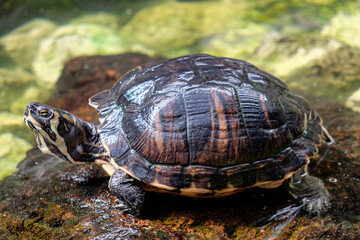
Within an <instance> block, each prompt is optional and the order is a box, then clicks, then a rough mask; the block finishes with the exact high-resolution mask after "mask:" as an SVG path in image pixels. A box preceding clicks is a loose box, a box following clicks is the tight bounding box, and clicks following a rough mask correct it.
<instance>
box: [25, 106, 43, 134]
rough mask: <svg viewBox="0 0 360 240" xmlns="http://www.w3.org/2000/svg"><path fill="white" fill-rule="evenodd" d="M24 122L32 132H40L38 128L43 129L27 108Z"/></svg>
mask: <svg viewBox="0 0 360 240" xmlns="http://www.w3.org/2000/svg"><path fill="white" fill-rule="evenodd" d="M24 122H25V124H26V126H28V127H29V128H30V129H31V130H32V131H38V130H37V127H41V126H40V125H39V124H38V123H37V121H35V119H34V118H33V117H32V116H31V110H30V107H29V106H27V107H26V109H25V113H24Z"/></svg>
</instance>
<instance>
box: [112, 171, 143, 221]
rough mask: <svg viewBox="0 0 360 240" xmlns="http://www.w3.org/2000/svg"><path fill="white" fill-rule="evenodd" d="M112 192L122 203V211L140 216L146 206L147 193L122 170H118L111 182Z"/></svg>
mask: <svg viewBox="0 0 360 240" xmlns="http://www.w3.org/2000/svg"><path fill="white" fill-rule="evenodd" d="M109 189H110V191H111V192H112V193H113V194H114V195H115V196H116V197H117V198H118V199H119V200H120V201H121V202H122V205H121V209H122V210H123V211H125V212H128V213H130V214H132V215H134V216H139V215H140V212H141V210H142V209H143V206H144V201H145V192H144V190H143V189H142V188H141V187H140V186H139V184H138V183H137V181H136V180H135V179H134V178H132V177H130V176H129V175H128V174H126V173H125V172H123V171H122V170H120V169H117V170H116V171H115V172H114V173H113V174H112V175H111V178H110V181H109Z"/></svg>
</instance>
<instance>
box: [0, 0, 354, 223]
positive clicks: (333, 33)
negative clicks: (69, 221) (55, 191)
mask: <svg viewBox="0 0 360 240" xmlns="http://www.w3.org/2000/svg"><path fill="white" fill-rule="evenodd" d="M359 9H360V8H359V2H358V1H322V0H308V1H297V0H292V1H272V0H267V1H241V0H239V1H235V0H233V1H232V0H223V1H165V0H163V1H101V3H100V2H92V1H88V2H86V1H51V2H48V1H27V3H26V4H23V3H19V2H18V1H5V3H4V4H3V5H2V6H1V7H0V11H1V12H2V13H1V21H0V34H1V37H0V144H1V149H0V179H1V178H3V177H5V176H8V175H11V174H12V172H14V171H15V170H16V165H17V163H18V162H20V161H21V160H22V159H24V157H25V152H26V151H27V150H29V149H30V148H32V147H34V140H33V136H32V134H31V132H30V131H28V129H26V127H25V125H24V123H23V117H22V114H23V112H24V110H25V106H26V105H27V103H29V102H31V101H38V102H42V103H45V102H47V101H49V100H51V99H53V98H54V96H55V95H56V94H57V87H56V82H57V80H58V78H59V76H60V74H61V70H62V68H63V66H64V64H65V63H66V62H67V61H69V60H70V59H72V58H74V57H78V56H91V55H96V54H102V55H109V54H119V53H126V52H140V53H143V54H146V55H148V56H151V57H158V56H161V57H164V58H170V57H177V56H181V55H185V54H191V53H199V52H202V53H208V54H213V55H217V56H224V57H231V58H237V59H244V60H246V61H249V62H251V63H253V64H255V65H256V66H258V67H259V68H261V69H264V70H266V71H268V72H270V73H271V74H273V75H275V76H277V77H279V78H280V79H282V80H283V81H285V82H286V83H287V84H288V85H289V86H290V88H292V89H294V90H295V91H297V92H300V93H301V94H302V95H306V96H309V97H310V102H311V104H312V105H314V106H316V109H318V110H319V111H321V110H323V112H324V114H326V116H323V117H324V119H325V125H327V126H329V128H330V129H329V131H330V132H331V133H332V134H333V135H335V136H334V137H335V138H336V139H335V140H336V141H337V142H338V143H339V142H340V143H344V145H341V144H340V145H338V148H336V151H339V152H341V151H342V152H343V156H342V157H343V158H341V156H338V157H339V158H338V159H336V161H337V162H338V163H337V166H338V167H343V168H342V170H343V171H347V168H346V167H344V166H342V165H341V164H339V163H342V161H344V158H350V159H352V160H351V161H350V162H352V163H353V166H354V168H355V170H354V169H352V170H354V171H353V173H355V172H356V171H357V170H356V168H359V165H356V163H358V161H357V160H358V159H359V158H358V152H357V150H356V149H357V148H358V146H359V142H358V138H357V137H358V136H359V135H358V134H359V131H358V129H359V128H358V126H357V124H356V122H352V121H350V119H341V116H340V115H339V114H337V113H339V112H340V111H343V109H344V108H343V106H347V107H349V108H351V109H353V110H354V112H352V113H351V114H348V115H344V116H347V117H348V116H349V115H351V116H353V119H356V118H357V117H358V113H357V112H360V91H357V90H358V89H360V70H359V69H360V61H359V60H360V52H359V48H360V44H359V39H360V28H359V24H358V23H359V22H360V10H359ZM324 99H325V100H324ZM328 100H329V101H330V102H331V103H334V104H336V109H334V113H333V115H332V114H331V111H329V110H328V108H330V106H329V105H328V104H324V101H328ZM334 106H335V105H334ZM324 109H325V110H324ZM334 116H335V118H334V119H335V120H334V119H332V118H333V117H334ZM327 118H328V119H329V120H328V119H327ZM331 119H332V120H331ZM351 122H352V123H353V124H351ZM345 143H346V146H349V148H346V149H344V147H343V146H345ZM345 151H348V152H345ZM339 154H340V153H339ZM331 156H333V155H331ZM320 164H323V163H320ZM351 166H352V165H351ZM347 167H348V166H347ZM325 176H326V177H327V179H328V182H329V184H331V186H332V185H334V189H336V188H338V187H336V186H339V185H341V177H340V178H339V177H338V176H332V175H331V174H330V173H329V176H327V175H326V174H325ZM352 177H355V178H356V174H354V176H352ZM343 179H344V178H343ZM350 182H351V183H353V182H356V184H355V186H356V185H357V184H358V178H357V180H352V181H350ZM355 195H356V194H355ZM355 199H359V198H358V195H356V197H355V198H354V199H353V200H354V201H355ZM340 215H341V213H340ZM354 218H356V217H355V216H354ZM357 218H358V217H357Z"/></svg>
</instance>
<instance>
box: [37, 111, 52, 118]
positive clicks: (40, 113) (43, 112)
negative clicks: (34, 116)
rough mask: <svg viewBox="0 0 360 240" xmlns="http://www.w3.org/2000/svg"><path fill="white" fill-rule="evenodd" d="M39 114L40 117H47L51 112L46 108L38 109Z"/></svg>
mask: <svg viewBox="0 0 360 240" xmlns="http://www.w3.org/2000/svg"><path fill="white" fill-rule="evenodd" d="M39 115H40V116H42V117H49V116H50V115H51V112H50V111H49V110H47V109H40V110H39Z"/></svg>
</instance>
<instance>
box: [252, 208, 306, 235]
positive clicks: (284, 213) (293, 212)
mask: <svg viewBox="0 0 360 240" xmlns="http://www.w3.org/2000/svg"><path fill="white" fill-rule="evenodd" d="M303 207H304V204H301V205H297V206H295V205H292V206H289V207H285V208H282V209H280V210H278V211H277V212H276V213H275V214H270V215H267V216H265V217H263V218H261V219H258V220H257V221H255V222H254V223H253V224H252V226H254V227H261V229H264V228H265V227H267V226H268V225H270V224H272V223H274V222H279V223H278V224H276V225H275V227H274V229H273V233H272V234H271V236H269V237H268V238H266V239H267V240H269V239H276V238H277V237H278V236H279V235H280V233H281V232H282V230H283V229H284V228H285V227H286V226H287V225H288V224H289V223H290V222H291V221H292V220H294V219H295V217H296V216H297V215H298V214H299V213H300V211H301V209H302V208H303Z"/></svg>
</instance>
